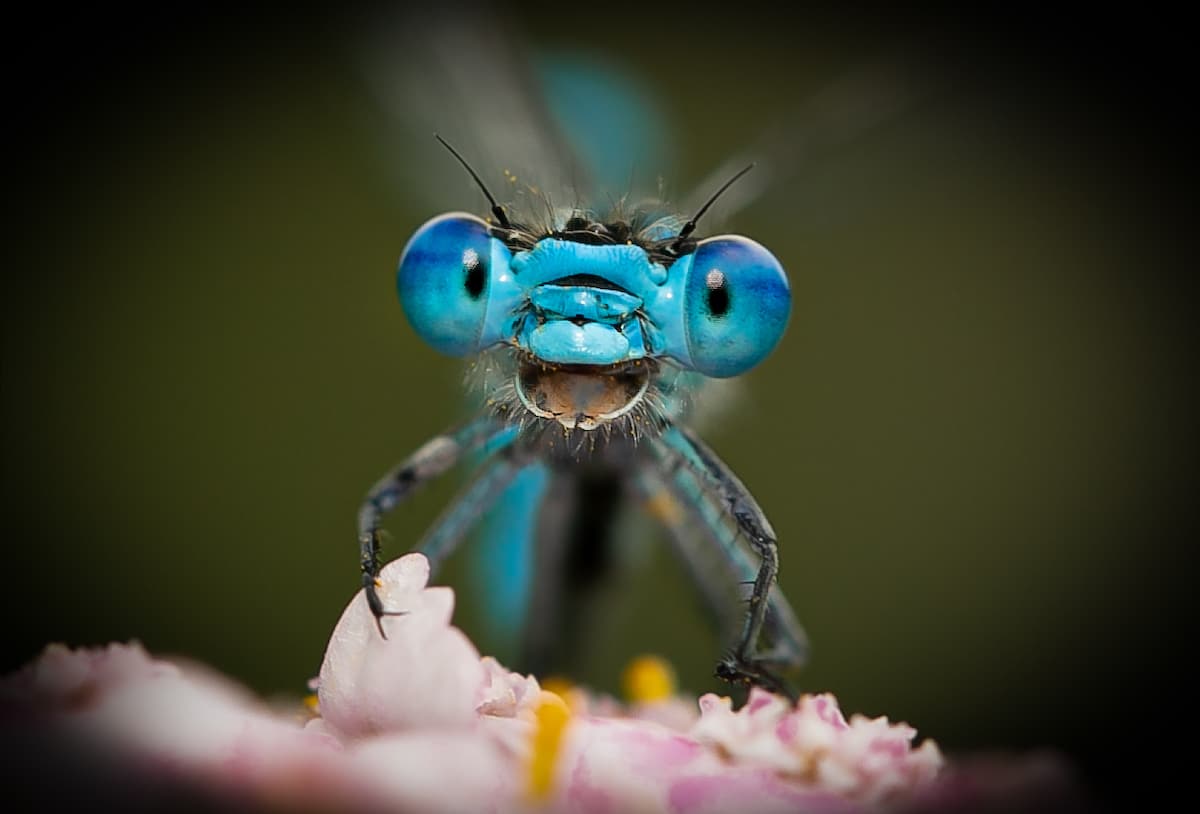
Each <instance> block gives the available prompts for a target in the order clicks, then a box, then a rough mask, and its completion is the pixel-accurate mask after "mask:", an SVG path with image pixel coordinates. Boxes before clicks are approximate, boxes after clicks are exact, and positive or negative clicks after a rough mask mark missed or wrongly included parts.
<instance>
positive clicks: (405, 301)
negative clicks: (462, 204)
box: [396, 212, 492, 356]
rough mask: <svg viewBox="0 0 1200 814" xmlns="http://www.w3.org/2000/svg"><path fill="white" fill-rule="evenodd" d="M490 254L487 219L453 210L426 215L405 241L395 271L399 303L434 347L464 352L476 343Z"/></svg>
mask: <svg viewBox="0 0 1200 814" xmlns="http://www.w3.org/2000/svg"><path fill="white" fill-rule="evenodd" d="M491 260H492V238H491V236H490V235H489V233H488V225H487V224H486V223H484V222H483V221H482V220H480V219H479V218H477V217H475V216H473V215H465V214H462V213H457V212H455V213H450V214H448V215H439V216H438V217H436V218H434V219H433V220H431V221H429V222H428V223H426V224H425V225H424V226H422V227H421V228H420V229H418V230H417V232H416V234H414V235H413V236H412V239H410V240H409V241H408V245H407V246H405V247H404V254H402V255H401V256H400V268H399V270H398V271H397V272H396V289H397V291H398V292H399V294H400V304H401V305H402V306H404V314H405V316H407V317H408V321H409V323H410V324H411V325H412V326H413V330H415V331H416V332H417V333H418V334H419V335H420V337H421V338H422V339H424V340H425V341H426V342H427V343H428V344H429V345H430V346H431V347H433V349H434V350H437V351H440V352H442V353H445V354H447V355H449V356H464V355H466V354H468V353H474V352H475V351H476V350H478V349H479V339H480V334H481V332H482V330H483V323H484V314H485V312H486V309H487V299H488V288H489V281H490V278H491V268H490V266H491Z"/></svg>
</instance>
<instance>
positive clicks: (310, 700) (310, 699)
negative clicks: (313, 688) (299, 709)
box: [304, 692, 321, 715]
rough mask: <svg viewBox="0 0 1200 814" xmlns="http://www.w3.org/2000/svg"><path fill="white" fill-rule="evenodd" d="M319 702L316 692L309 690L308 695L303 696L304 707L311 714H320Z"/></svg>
mask: <svg viewBox="0 0 1200 814" xmlns="http://www.w3.org/2000/svg"><path fill="white" fill-rule="evenodd" d="M320 704H321V702H320V700H319V699H318V698H317V694H316V693H315V692H310V693H309V694H308V695H306V696H304V708H305V709H307V710H308V711H309V712H311V713H312V714H313V715H320V714H321V706H320Z"/></svg>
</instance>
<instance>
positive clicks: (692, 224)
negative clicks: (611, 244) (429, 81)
mask: <svg viewBox="0 0 1200 814" xmlns="http://www.w3.org/2000/svg"><path fill="white" fill-rule="evenodd" d="M446 146H447V147H449V146H450V145H448V144H447V145H446ZM459 160H460V161H461V160H462V159H459ZM752 169H754V164H753V163H751V164H750V165H749V166H747V167H744V168H743V169H742V170H741V171H739V172H738V173H737V174H736V175H734V176H733V177H732V178H730V179H729V180H728V181H726V182H725V183H724V184H722V185H721V188H720V189H718V190H717V191H716V192H714V193H713V196H712V197H711V198H709V199H708V202H707V203H705V204H704V206H702V207H700V211H699V212H697V213H696V214H695V215H693V216H692V219H691V220H689V221H688V222H687V223H685V224H683V228H682V229H680V230H679V236H678V237H676V238H675V242H674V243H672V244H671V251H673V252H674V251H678V250H679V244H680V243H682V242H683V241H685V240H687V239H688V236H689V235H691V233H692V232H694V231H696V222H697V221H698V220H700V218H702V217H703V216H704V213H705V212H707V211H708V208H709V207H710V206H712V205H713V204H714V203H715V202H716V200H717V198H720V197H721V195H723V194H724V192H725V190H727V189H729V188H730V187H731V186H733V182H734V181H736V180H738V179H739V178H741V177H742V176H743V175H745V174H746V173H748V172H750V170H752ZM472 175H474V173H472Z"/></svg>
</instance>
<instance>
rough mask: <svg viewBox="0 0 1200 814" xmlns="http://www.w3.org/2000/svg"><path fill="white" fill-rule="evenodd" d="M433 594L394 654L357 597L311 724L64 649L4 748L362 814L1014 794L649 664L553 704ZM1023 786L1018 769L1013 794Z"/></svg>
mask: <svg viewBox="0 0 1200 814" xmlns="http://www.w3.org/2000/svg"><path fill="white" fill-rule="evenodd" d="M428 577H429V566H428V563H427V562H426V560H425V558H424V557H422V556H421V555H419V554H410V555H408V556H405V557H402V558H400V559H398V560H396V561H394V562H392V563H390V564H389V565H388V566H387V567H385V568H384V569H383V571H382V572H381V574H380V594H381V596H382V598H383V601H384V604H385V606H386V607H387V608H388V609H389V610H393V611H404V614H403V615H398V616H389V617H387V618H385V619H384V626H385V628H386V631H387V638H386V639H384V638H382V637H381V636H380V635H379V631H378V629H377V628H376V623H375V619H374V618H373V617H372V616H371V614H370V612H369V610H368V608H367V605H366V602H365V600H364V598H363V597H362V596H361V594H360V595H357V596H355V598H354V599H353V600H352V601H351V603H350V604H349V606H348V607H347V608H346V610H345V611H344V612H343V614H342V616H341V619H340V620H339V621H338V623H337V625H336V627H335V629H334V632H333V635H332V636H331V638H330V641H329V645H328V648H327V650H326V653H325V659H324V662H323V663H322V665H321V671H320V677H319V679H318V680H317V682H316V687H317V693H318V695H317V697H318V704H317V710H318V712H317V714H315V715H309V716H307V717H308V720H304V719H303V718H304V716H300V715H285V714H281V713H279V712H278V711H272V710H269V709H266V708H264V707H262V706H261V705H260V704H258V703H257V702H256V701H255V700H254V699H253V698H252V697H251V696H250V695H249V694H248V693H246V692H245V691H244V690H241V689H240V688H238V687H236V686H235V685H232V684H231V683H230V682H228V681H226V680H224V679H219V678H217V677H215V676H213V675H207V674H204V673H202V672H199V671H197V670H194V669H193V670H189V669H184V668H181V667H180V666H178V665H175V664H171V663H167V662H163V661H158V660H154V659H152V658H150V657H149V656H148V655H147V654H146V653H145V651H144V650H142V648H141V647H140V646H137V645H127V646H126V645H111V646H109V647H108V648H105V649H98V650H75V651H71V650H68V649H66V648H65V647H62V646H61V645H51V646H50V647H48V648H47V649H46V650H45V652H43V654H42V655H41V657H40V658H39V659H38V660H37V661H35V662H34V663H33V664H31V665H29V666H27V667H26V668H24V669H23V670H22V671H19V672H18V673H15V674H13V675H12V676H9V677H7V678H6V679H4V680H3V681H2V682H0V712H3V717H2V718H0V721H3V722H4V723H3V725H2V726H0V737H3V738H4V739H5V740H6V741H9V742H10V743H12V742H15V741H17V740H20V739H28V738H29V737H30V736H31V735H32V734H34V733H38V734H43V735H44V734H45V733H51V734H52V735H53V738H51V741H53V742H63V743H67V742H69V743H71V744H72V745H73V749H72V754H75V752H74V747H78V748H79V749H83V750H85V751H86V754H88V755H90V756H92V758H94V759H95V763H94V764H93V765H92V766H91V767H90V768H91V769H92V770H93V773H94V774H98V775H99V776H101V777H103V776H106V774H105V773H120V774H121V776H122V777H126V778H129V777H132V778H133V779H134V780H135V781H137V782H133V783H130V784H128V785H121V786H116V787H115V788H117V789H119V791H117V792H115V793H116V794H117V795H118V797H119V795H120V793H122V792H124V793H125V794H127V795H129V799H135V798H137V795H138V794H139V793H140V792H139V789H144V788H145V787H146V784H148V783H153V782H158V783H162V782H164V780H163V779H164V778H166V781H165V782H167V783H168V786H170V784H172V783H174V784H176V785H175V786H172V788H174V789H175V790H176V791H178V792H180V793H183V792H184V791H195V790H203V791H204V792H205V793H206V794H207V793H213V790H216V792H215V793H216V794H217V795H218V797H219V799H222V800H232V801H235V802H241V803H247V802H251V803H261V802H267V803H270V804H273V805H280V804H281V805H286V806H293V805H304V806H306V807H324V808H330V809H336V810H341V811H350V812H354V811H374V810H378V809H388V810H405V811H409V810H415V811H435V812H436V811H445V812H457V811H484V812H522V811H539V812H540V811H562V812H596V813H597V814H598V813H600V812H626V811H648V812H679V813H682V812H689V813H698V812H723V811H730V810H737V811H744V812H750V813H751V814H753V812H798V811H804V812H808V811H812V812H846V813H847V814H849V812H863V811H875V810H879V808H880V807H889V808H893V807H895V808H905V809H906V810H917V809H918V808H922V807H923V808H925V809H930V808H932V807H937V806H941V805H946V804H951V805H958V806H960V810H966V809H962V808H961V806H962V804H963V801H964V800H966V801H968V802H969V801H971V800H979V799H981V798H983V799H984V800H987V799H988V795H989V794H992V793H993V791H992V790H993V789H997V788H1004V789H1007V790H1011V788H1012V784H1011V783H1008V784H1007V785H1006V784H1004V783H1001V784H999V785H997V784H995V783H993V784H991V785H989V783H988V782H987V778H995V777H998V776H1000V774H1002V773H998V772H997V771H996V770H995V769H994V768H992V769H989V770H988V772H986V773H984V775H983V777H984V781H983V782H979V781H977V780H973V779H972V774H971V773H970V772H967V773H965V774H964V773H962V772H958V771H956V770H951V771H950V772H943V771H942V766H943V762H944V761H943V758H942V756H941V754H940V753H939V751H938V748H937V746H936V745H935V744H934V743H933V742H932V741H928V740H927V741H925V742H923V743H922V744H920V745H919V746H914V738H915V735H916V732H915V730H913V729H912V728H911V727H909V726H907V725H905V724H892V723H890V722H889V721H888V720H887V719H886V718H876V719H868V718H865V717H863V716H851V717H850V719H849V720H848V721H847V720H846V718H844V717H843V715H842V713H841V711H840V710H839V709H838V706H837V702H836V700H835V699H834V698H833V696H832V695H828V694H824V695H813V696H805V697H804V698H802V699H801V700H800V702H799V703H798V704H796V705H793V704H791V703H790V702H788V701H787V700H785V699H783V698H780V697H777V696H773V695H771V694H769V693H766V692H764V691H761V690H755V691H753V692H752V693H751V695H750V699H749V702H748V703H747V704H746V705H745V706H744V707H743V708H742V709H739V710H736V711H735V710H734V709H733V708H732V704H731V702H730V700H729V699H728V698H722V697H718V696H716V695H705V696H704V697H702V698H700V699H699V704H698V705H697V703H696V702H695V701H694V700H691V701H689V700H687V699H683V698H680V697H678V696H675V695H674V694H673V691H672V687H673V684H672V681H671V679H670V676H669V673H668V672H667V671H666V670H665V669H664V668H663V667H662V666H661V664H660V663H659V662H656V661H654V660H648V661H643V662H641V663H640V666H639V667H638V670H639V671H640V672H636V674H635V680H633V681H631V684H630V686H631V690H630V692H631V694H632V695H633V696H634V697H635V700H634V702H633V703H632V704H630V705H628V706H626V705H624V704H621V703H619V702H617V701H616V700H614V699H612V698H608V697H602V696H595V695H592V694H590V693H588V692H586V691H585V690H582V689H578V688H573V689H569V690H568V689H563V690H562V693H561V694H556V693H553V692H548V691H546V690H545V689H543V688H542V687H541V686H540V685H539V683H538V681H537V680H536V679H535V678H533V677H531V676H524V675H520V674H518V673H513V672H511V671H509V670H507V669H505V668H504V667H502V666H501V665H500V664H498V663H497V662H496V661H495V660H494V659H491V658H486V657H481V656H480V654H479V653H478V651H477V650H476V649H475V647H474V646H473V645H472V644H471V642H470V641H469V640H468V639H467V638H466V636H464V635H463V633H462V632H461V631H460V630H458V629H457V628H455V627H453V626H452V625H451V624H450V619H451V615H452V613H453V608H454V595H453V593H452V592H451V591H450V589H448V588H429V587H427V586H426V582H427V581H428ZM54 738H57V739H58V741H54ZM47 757H49V758H53V757H56V755H53V754H52V755H47ZM101 758H104V759H101ZM95 767H101V768H100V769H99V770H96V768H95ZM118 770H119V771H118ZM1024 776H1025V774H1024V773H1023V772H1022V771H1020V770H1016V771H1012V770H1011V764H1010V771H1009V774H1008V775H1006V776H1005V777H1006V778H1008V779H1010V780H1011V779H1014V778H1015V779H1016V780H1018V781H1019V780H1020V779H1021V778H1022V777H1024ZM138 783H141V784H142V785H140V786H139V785H138ZM995 793H996V794H1000V792H999V791H997V792H995ZM1005 793H1007V791H1006V792H1005ZM117 802H127V801H122V800H120V799H118V800H117Z"/></svg>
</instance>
